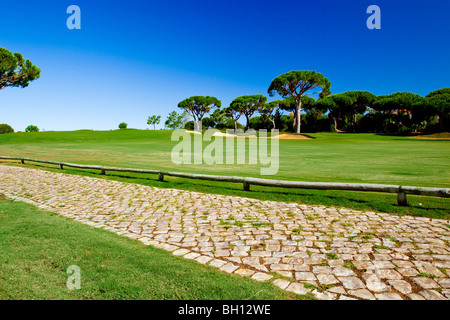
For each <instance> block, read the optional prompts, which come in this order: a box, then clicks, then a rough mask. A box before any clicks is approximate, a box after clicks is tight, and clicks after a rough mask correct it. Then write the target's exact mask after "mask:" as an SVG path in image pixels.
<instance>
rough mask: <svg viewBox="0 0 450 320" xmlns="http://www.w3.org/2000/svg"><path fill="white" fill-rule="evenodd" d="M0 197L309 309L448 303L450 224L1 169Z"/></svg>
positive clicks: (45, 172)
mask: <svg viewBox="0 0 450 320" xmlns="http://www.w3.org/2000/svg"><path fill="white" fill-rule="evenodd" d="M0 193H5V194H6V195H9V196H11V197H13V198H14V197H20V198H19V199H21V200H29V201H32V202H33V203H37V204H38V205H39V206H40V207H42V208H45V209H47V210H51V211H55V212H58V213H59V214H61V215H64V216H66V217H70V218H74V219H75V220H77V221H80V222H83V223H86V224H89V225H91V226H94V227H99V228H104V229H108V230H110V231H113V232H116V233H118V234H122V235H124V236H128V237H130V238H134V239H137V240H139V241H141V242H142V243H144V244H145V245H153V246H155V247H159V248H163V249H166V250H168V251H171V252H172V253H173V254H174V255H177V256H184V258H186V259H193V260H196V261H197V262H199V263H202V264H208V265H210V266H214V267H217V268H218V269H220V270H222V271H225V272H228V273H237V274H240V275H242V276H248V277H251V278H253V279H255V280H258V281H272V282H273V283H274V284H275V285H276V286H278V287H280V288H282V289H284V290H288V291H291V292H294V293H297V294H306V293H308V292H311V293H312V294H313V295H315V296H316V297H317V298H318V299H340V300H344V299H373V300H374V299H380V300H381V299H389V300H394V299H404V300H409V299H413V300H416V299H418V300H423V299H425V300H430V299H442V300H448V299H450V278H449V275H450V245H449V241H450V222H449V221H448V220H439V219H429V218H414V217H410V216H403V217H398V216H393V215H389V214H385V213H375V212H361V211H357V210H349V209H339V210H338V209H336V208H327V207H325V206H313V205H300V204H295V203H284V202H275V201H261V200H255V199H250V198H242V197H234V196H222V195H214V194H205V193H198V192H191V191H182V190H175V189H159V188H154V187H148V186H142V185H138V184H128V183H122V182H117V181H109V180H104V179H97V178H91V177H83V176H75V175H68V174H64V173H54V172H48V171H42V170H36V169H29V168H20V167H10V166H0Z"/></svg>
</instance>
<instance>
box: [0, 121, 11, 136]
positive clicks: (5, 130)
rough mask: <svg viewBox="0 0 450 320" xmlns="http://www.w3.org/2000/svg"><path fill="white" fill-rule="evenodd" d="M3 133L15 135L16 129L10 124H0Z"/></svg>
mask: <svg viewBox="0 0 450 320" xmlns="http://www.w3.org/2000/svg"><path fill="white" fill-rule="evenodd" d="M3 133H14V129H13V128H11V126H10V125H9V124H6V123H2V124H0V134H3Z"/></svg>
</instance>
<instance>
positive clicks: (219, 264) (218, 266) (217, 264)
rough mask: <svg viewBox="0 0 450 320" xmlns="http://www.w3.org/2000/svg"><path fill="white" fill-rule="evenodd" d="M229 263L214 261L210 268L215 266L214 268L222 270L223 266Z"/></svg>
mask: <svg viewBox="0 0 450 320" xmlns="http://www.w3.org/2000/svg"><path fill="white" fill-rule="evenodd" d="M226 263H227V262H226V261H223V260H219V259H213V260H212V261H211V262H210V263H209V265H210V266H213V267H216V268H220V267H222V266H223V265H225V264H226Z"/></svg>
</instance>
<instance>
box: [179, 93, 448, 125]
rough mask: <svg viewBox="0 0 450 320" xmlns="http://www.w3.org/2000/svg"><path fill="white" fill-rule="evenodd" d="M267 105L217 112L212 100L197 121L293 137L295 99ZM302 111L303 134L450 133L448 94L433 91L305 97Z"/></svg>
mask: <svg viewBox="0 0 450 320" xmlns="http://www.w3.org/2000/svg"><path fill="white" fill-rule="evenodd" d="M195 98H196V97H191V98H189V99H193V100H195ZM208 98H209V97H208ZM211 98H213V97H211ZM244 100H246V101H245V102H244ZM266 101H267V99H266V98H265V97H264V96H261V95H254V96H243V97H239V98H236V99H235V100H234V101H233V102H232V103H231V104H230V106H229V107H227V108H224V109H221V108H220V101H219V103H218V102H217V100H215V106H216V108H214V111H213V112H209V111H212V109H210V110H208V111H206V112H205V114H204V116H203V117H202V118H201V121H202V127H203V129H208V128H217V129H226V128H233V129H235V128H243V126H242V125H241V124H240V123H238V122H237V119H239V117H240V116H242V115H244V116H246V118H247V124H246V126H245V128H252V129H256V130H259V129H268V130H270V129H273V128H276V129H279V130H280V131H292V132H295V120H296V118H297V117H296V103H295V101H294V99H293V98H292V97H289V98H286V99H283V100H275V101H272V102H269V103H267V102H266ZM185 104H187V103H186V102H185ZM179 107H180V108H183V106H182V105H179ZM301 111H302V114H301V128H302V132H374V133H397V134H409V133H413V132H427V133H432V132H447V131H450V130H449V127H450V117H449V111H450V88H442V89H439V90H435V91H432V92H430V93H429V94H428V95H426V96H425V97H422V96H420V95H418V94H414V93H409V92H397V93H393V94H390V95H380V96H376V95H374V94H372V93H370V92H368V91H347V92H343V93H338V94H332V95H328V96H326V97H322V98H319V99H317V100H315V99H314V98H312V97H309V96H303V97H302V108H301ZM256 114H258V115H256ZM253 115H256V116H253ZM185 128H186V129H190V130H193V129H194V121H189V122H187V123H186V124H185Z"/></svg>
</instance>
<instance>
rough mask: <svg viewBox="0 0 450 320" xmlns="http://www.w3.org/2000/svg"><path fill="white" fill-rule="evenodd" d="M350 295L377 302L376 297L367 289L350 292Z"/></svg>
mask: <svg viewBox="0 0 450 320" xmlns="http://www.w3.org/2000/svg"><path fill="white" fill-rule="evenodd" d="M348 293H349V294H350V295H352V296H355V297H357V298H359V299H363V300H376V298H375V296H374V295H373V294H372V293H371V292H370V291H369V290H367V289H358V290H349V291H348Z"/></svg>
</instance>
